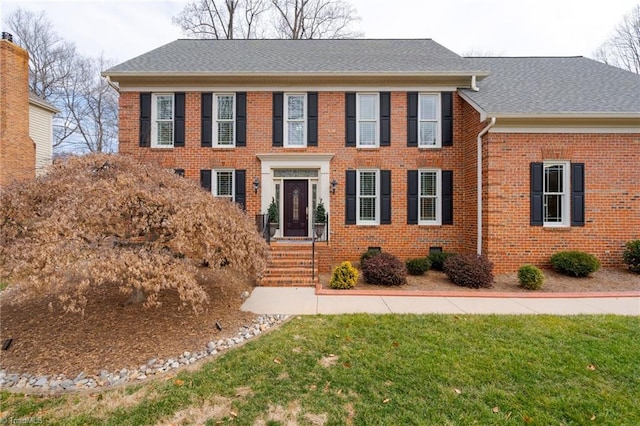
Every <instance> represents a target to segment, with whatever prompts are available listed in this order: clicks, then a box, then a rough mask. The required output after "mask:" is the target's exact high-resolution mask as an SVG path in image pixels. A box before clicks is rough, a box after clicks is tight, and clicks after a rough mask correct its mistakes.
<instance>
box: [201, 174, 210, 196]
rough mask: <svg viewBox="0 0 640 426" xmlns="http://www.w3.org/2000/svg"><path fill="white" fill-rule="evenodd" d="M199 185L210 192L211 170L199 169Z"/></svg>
mask: <svg viewBox="0 0 640 426" xmlns="http://www.w3.org/2000/svg"><path fill="white" fill-rule="evenodd" d="M200 186H201V187H203V188H204V189H206V190H207V191H209V192H211V170H200Z"/></svg>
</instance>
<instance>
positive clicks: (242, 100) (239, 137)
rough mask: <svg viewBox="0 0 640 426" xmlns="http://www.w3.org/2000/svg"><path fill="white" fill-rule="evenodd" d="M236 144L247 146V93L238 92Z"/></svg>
mask: <svg viewBox="0 0 640 426" xmlns="http://www.w3.org/2000/svg"><path fill="white" fill-rule="evenodd" d="M236 146H247V93H246V92H238V93H236Z"/></svg>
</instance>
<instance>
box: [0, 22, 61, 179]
mask: <svg viewBox="0 0 640 426" xmlns="http://www.w3.org/2000/svg"><path fill="white" fill-rule="evenodd" d="M57 112H58V110H57V109H55V108H54V107H53V106H51V105H50V104H48V103H47V102H46V101H44V100H43V99H41V98H40V97H38V96H36V95H35V94H33V93H32V92H30V91H29V53H28V52H27V51H26V50H24V49H23V48H21V47H20V46H18V45H17V44H14V43H13V37H12V36H11V35H10V34H8V33H6V32H3V33H2V39H0V186H4V185H7V184H9V183H11V182H13V181H15V180H24V179H31V178H34V177H35V176H36V175H38V174H41V173H43V172H44V171H45V170H46V168H47V166H49V165H50V164H51V161H52V156H53V116H54V114H56V113H57Z"/></svg>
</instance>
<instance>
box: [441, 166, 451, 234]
mask: <svg viewBox="0 0 640 426" xmlns="http://www.w3.org/2000/svg"><path fill="white" fill-rule="evenodd" d="M442 224H443V225H453V171H451V170H443V171H442Z"/></svg>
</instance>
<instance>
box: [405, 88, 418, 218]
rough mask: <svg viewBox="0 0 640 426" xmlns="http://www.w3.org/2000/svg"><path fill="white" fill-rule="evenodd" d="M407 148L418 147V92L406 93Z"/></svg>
mask: <svg viewBox="0 0 640 426" xmlns="http://www.w3.org/2000/svg"><path fill="white" fill-rule="evenodd" d="M407 146H410V147H414V146H418V92H409V93H407ZM416 191H417V189H416ZM416 220H417V216H416ZM416 223H418V222H416Z"/></svg>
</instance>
